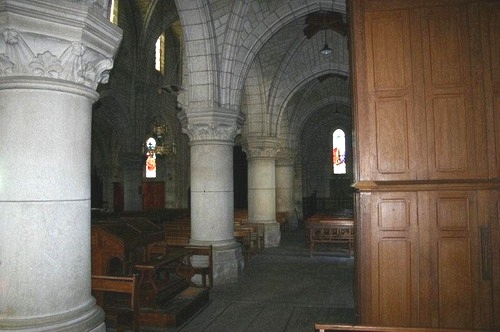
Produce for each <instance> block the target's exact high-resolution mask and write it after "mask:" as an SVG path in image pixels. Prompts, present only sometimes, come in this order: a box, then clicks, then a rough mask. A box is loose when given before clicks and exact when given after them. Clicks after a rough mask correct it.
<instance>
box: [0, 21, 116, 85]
mask: <svg viewBox="0 0 500 332" xmlns="http://www.w3.org/2000/svg"><path fill="white" fill-rule="evenodd" d="M1 33H2V37H3V39H4V41H5V53H0V77H4V76H33V77H47V78H56V79H62V80H66V81H70V82H73V83H77V84H82V85H84V86H87V87H89V88H91V89H96V88H97V85H98V84H99V83H107V82H108V80H109V71H110V70H111V69H112V68H113V60H112V59H111V58H105V57H103V56H102V55H100V54H97V53H96V52H93V51H90V50H89V49H88V48H87V47H86V46H85V45H83V44H82V43H80V42H77V41H75V42H72V43H70V44H69V45H68V46H67V48H66V49H65V50H64V52H63V53H62V54H61V56H60V57H57V56H56V55H54V54H52V53H51V52H50V51H48V50H47V51H45V52H43V53H38V54H36V55H35V54H34V52H33V51H32V49H31V48H30V46H29V45H28V44H27V42H26V41H25V40H24V39H23V37H22V36H21V33H20V32H19V31H17V30H15V29H10V28H7V29H3V30H2V31H1Z"/></svg>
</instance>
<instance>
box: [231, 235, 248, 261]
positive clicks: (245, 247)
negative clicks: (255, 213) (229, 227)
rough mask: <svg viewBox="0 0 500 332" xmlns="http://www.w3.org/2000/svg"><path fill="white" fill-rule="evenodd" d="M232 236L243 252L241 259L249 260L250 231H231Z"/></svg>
mask: <svg viewBox="0 0 500 332" xmlns="http://www.w3.org/2000/svg"><path fill="white" fill-rule="evenodd" d="M233 236H234V238H235V239H236V241H237V242H239V243H240V244H241V249H242V251H243V257H244V258H245V260H246V261H247V260H248V259H250V254H251V249H250V246H251V241H252V230H251V229H248V228H235V229H234V231H233Z"/></svg>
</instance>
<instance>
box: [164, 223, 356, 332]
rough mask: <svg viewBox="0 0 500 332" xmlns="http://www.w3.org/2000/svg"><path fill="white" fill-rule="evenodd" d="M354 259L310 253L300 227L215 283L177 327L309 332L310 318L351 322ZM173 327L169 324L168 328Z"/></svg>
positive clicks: (188, 331) (339, 253) (183, 331)
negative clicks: (237, 274)
mask: <svg viewBox="0 0 500 332" xmlns="http://www.w3.org/2000/svg"><path fill="white" fill-rule="evenodd" d="M353 273H354V272H353V258H352V257H349V255H348V254H347V252H346V251H345V250H335V251H332V250H326V248H325V250H324V251H322V252H319V253H318V254H316V255H314V257H312V258H311V257H310V255H309V251H308V249H307V248H306V246H305V241H304V234H303V230H302V231H300V230H299V231H292V232H291V233H288V234H286V235H285V236H284V237H283V239H282V241H281V245H280V247H278V248H268V249H265V250H264V251H263V252H262V253H259V254H258V255H256V256H254V257H252V258H251V259H250V260H249V261H248V262H247V264H246V267H245V270H244V273H243V275H242V276H241V278H240V280H239V282H238V283H236V284H233V285H226V286H224V287H217V286H216V287H214V288H213V289H212V290H211V291H210V303H209V305H208V306H207V307H206V308H205V309H204V310H203V311H201V312H200V313H198V314H197V315H196V316H195V317H193V318H192V319H191V320H190V321H189V322H187V323H186V324H185V325H184V326H181V327H180V328H179V329H177V331H180V332H197V331H207V332H208V331H212V332H226V331H231V332H235V331H241V332H253V331H255V332H266V331H269V332H271V331H272V332H276V331H286V332H292V331H297V332H299V331H301V332H302V331H314V323H315V322H323V323H325V322H327V323H334V322H335V323H355V314H354V294H353ZM171 331H173V329H171Z"/></svg>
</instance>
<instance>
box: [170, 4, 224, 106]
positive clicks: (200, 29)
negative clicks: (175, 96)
mask: <svg viewBox="0 0 500 332" xmlns="http://www.w3.org/2000/svg"><path fill="white" fill-rule="evenodd" d="M175 3H176V6H177V11H178V13H179V19H180V20H181V23H182V26H183V29H182V30H183V33H184V45H185V52H186V60H187V61H186V68H187V71H188V72H187V73H186V75H185V77H186V78H187V82H186V83H187V84H186V88H187V91H185V92H184V93H183V95H182V96H180V97H181V98H180V103H181V104H182V105H183V106H184V108H185V109H186V110H187V111H189V109H198V110H199V109H202V110H203V109H212V107H213V106H216V104H217V103H218V98H217V93H216V91H215V89H216V87H217V86H218V79H217V74H216V73H217V71H218V70H219V68H218V66H217V59H216V50H217V46H216V40H215V32H214V27H213V22H212V21H211V19H210V17H211V15H210V10H209V8H208V5H207V3H206V2H204V1H202V0H194V1H182V0H175ZM193 18H195V19H196V20H195V22H194V23H195V24H192V23H191V20H192V19H193ZM194 77H196V79H194ZM188 105H189V108H188V107H187V106H188Z"/></svg>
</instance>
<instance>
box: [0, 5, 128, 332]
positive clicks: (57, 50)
mask: <svg viewBox="0 0 500 332" xmlns="http://www.w3.org/2000/svg"><path fill="white" fill-rule="evenodd" d="M89 6H90V5H84V4H82V3H78V2H75V1H72V2H70V1H33V0H30V1H29V0H0V32H1V35H0V100H1V102H0V142H2V143H1V144H0V330H18V331H21V330H22V331H104V330H105V326H104V313H103V311H102V310H101V309H100V308H99V307H97V306H96V304H95V300H94V298H93V297H92V296H91V264H90V262H91V259H90V257H91V252H90V171H91V167H90V146H91V144H90V142H91V119H92V103H93V102H95V101H96V100H97V99H98V94H97V93H96V91H95V90H96V88H97V85H98V84H99V83H106V82H107V79H108V72H109V70H110V69H111V68H112V65H113V61H112V57H113V56H114V54H115V52H116V49H117V47H118V45H119V42H120V39H121V32H120V30H119V29H118V28H117V27H115V26H114V25H112V24H111V23H109V21H108V20H107V19H106V17H105V8H102V7H101V6H100V5H99V3H97V2H95V3H94V4H93V5H92V6H93V7H89ZM98 13H99V15H98V16H96V15H97V14H98Z"/></svg>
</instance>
